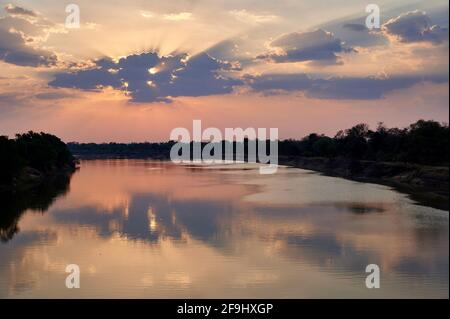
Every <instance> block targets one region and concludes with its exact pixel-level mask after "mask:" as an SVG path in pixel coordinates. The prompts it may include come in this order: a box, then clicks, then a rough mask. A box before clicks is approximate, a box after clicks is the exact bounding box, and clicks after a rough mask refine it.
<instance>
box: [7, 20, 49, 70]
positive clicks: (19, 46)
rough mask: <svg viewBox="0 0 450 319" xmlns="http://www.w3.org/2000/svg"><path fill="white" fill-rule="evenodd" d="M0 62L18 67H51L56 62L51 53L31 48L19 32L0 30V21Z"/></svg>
mask: <svg viewBox="0 0 450 319" xmlns="http://www.w3.org/2000/svg"><path fill="white" fill-rule="evenodd" d="M0 60H3V61H4V62H7V63H11V64H15V65H20V66H31V67H38V66H51V65H54V64H55V63H56V61H57V57H56V55H54V54H53V53H51V52H49V51H46V50H40V49H36V48H33V47H31V46H29V45H28V44H27V39H26V38H24V36H23V35H22V34H21V33H19V32H14V31H13V30H7V29H5V28H2V25H1V19H0Z"/></svg>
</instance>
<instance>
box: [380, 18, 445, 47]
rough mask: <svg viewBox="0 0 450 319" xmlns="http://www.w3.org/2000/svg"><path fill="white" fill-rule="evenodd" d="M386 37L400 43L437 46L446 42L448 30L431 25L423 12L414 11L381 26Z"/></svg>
mask: <svg viewBox="0 0 450 319" xmlns="http://www.w3.org/2000/svg"><path fill="white" fill-rule="evenodd" d="M383 30H384V32H385V33H386V34H387V35H390V36H394V37H396V38H397V39H398V40H399V41H400V42H405V43H410V42H430V43H433V44H439V43H442V42H444V41H448V29H446V28H442V27H440V26H438V25H431V20H430V18H429V17H428V16H427V14H426V13H425V12H423V11H419V10H415V11H410V12H407V13H403V14H401V15H400V16H398V17H397V18H394V19H391V20H389V21H388V22H386V23H385V24H384V25H383Z"/></svg>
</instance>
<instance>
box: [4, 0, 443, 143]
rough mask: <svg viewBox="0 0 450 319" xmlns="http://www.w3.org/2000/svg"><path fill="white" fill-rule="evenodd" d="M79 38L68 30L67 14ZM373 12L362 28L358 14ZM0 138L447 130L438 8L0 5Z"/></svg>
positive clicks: (297, 1)
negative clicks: (424, 123)
mask: <svg viewBox="0 0 450 319" xmlns="http://www.w3.org/2000/svg"><path fill="white" fill-rule="evenodd" d="M70 3H74V4H77V5H78V6H79V8H80V19H81V25H80V28H67V27H66V26H65V20H66V17H67V15H68V13H66V11H65V8H66V6H67V5H68V4H70ZM370 3H376V4H377V5H378V6H379V7H380V9H381V28H380V29H374V30H368V29H367V28H366V26H365V20H366V16H367V15H368V13H366V11H365V8H366V6H367V5H368V4H370ZM0 4H1V5H0V135H9V136H13V135H14V134H15V133H18V132H24V131H28V130H35V131H45V132H49V133H53V134H56V135H58V136H60V137H61V138H62V139H63V140H64V141H66V142H69V141H79V142H109V141H118V142H130V141H164V140H168V139H169V135H170V131H171V130H172V129H173V128H176V127H187V128H192V120H194V119H200V120H202V124H203V126H204V127H209V126H214V127H218V128H220V129H224V128H226V127H242V128H247V127H255V128H257V127H264V128H270V127H276V128H278V129H279V135H280V138H300V137H303V136H304V135H306V134H308V133H311V132H318V133H325V134H328V135H334V133H335V132H336V131H337V130H339V129H343V128H348V127H349V126H351V125H354V124H357V123H360V122H366V123H368V124H370V125H371V126H372V127H374V126H376V124H377V123H378V122H380V121H382V122H384V123H385V124H386V125H387V126H401V127H402V126H406V125H408V124H410V123H412V122H414V121H416V120H418V119H420V118H424V119H434V120H438V121H441V122H448V117H449V108H448V103H449V91H448V90H449V83H448V78H449V74H448V67H449V65H448V58H449V41H448V25H449V23H448V13H449V12H448V1H447V0H442V1H441V0H426V1H403V0H395V1H393V0H378V1H376V2H375V1H361V0H342V1H325V0H314V1H303V0H277V1H274V0H273V1H266V0H239V1H237V0H167V1H145V0H114V1H112V0H110V1H106V0H105V1H100V0H99V1H92V0H91V1H88V0H73V1H61V0H23V1H4V0H0Z"/></svg>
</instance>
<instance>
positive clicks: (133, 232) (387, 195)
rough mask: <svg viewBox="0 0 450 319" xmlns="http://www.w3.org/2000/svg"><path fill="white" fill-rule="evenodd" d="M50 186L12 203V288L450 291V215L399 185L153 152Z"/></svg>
mask: <svg viewBox="0 0 450 319" xmlns="http://www.w3.org/2000/svg"><path fill="white" fill-rule="evenodd" d="M50 186H51V189H50V190H48V189H44V190H42V191H41V192H40V194H39V195H37V196H36V197H33V198H28V197H27V198H26V199H23V198H22V199H20V198H19V199H14V200H11V199H9V200H6V202H5V200H2V202H1V203H0V205H1V206H0V218H1V219H0V235H1V237H0V238H1V239H2V242H1V243H0V297H2V298H27V297H62V298H66V297H68V298H70V297H133V298H140V297H146V298H149V297H150V298H151V297H160V298H164V297H175V298H177V297H189V298H191V297H192V298H194V297H199V298H202V297H215V298H216V297H227V298H240V297H250V298H252V297H254V298H259V297H264V298H265V297H271V298H316V297H324V298H347V297H356V298H358V297H364V298H366V297H369V298H380V297H388V298H398V297H413V298H414V297H440V298H448V297H449V292H448V272H449V268H448V267H449V257H448V254H449V220H448V217H449V215H448V212H445V211H440V210H436V209H432V208H427V207H422V206H418V205H415V204H414V203H413V202H412V201H411V200H410V199H408V198H407V197H406V196H405V195H402V194H400V193H397V192H395V191H393V190H391V189H389V188H388V187H385V186H379V185H372V184H363V183H357V182H352V181H347V180H343V179H338V178H332V177H325V176H320V175H318V174H316V173H313V172H310V171H305V170H300V169H294V168H281V169H279V171H278V173H277V174H275V175H259V173H258V170H257V167H255V166H252V165H249V164H245V165H244V164H243V165H224V166H221V167H189V166H176V165H173V164H171V163H166V162H151V161H142V160H113V161H85V162H82V165H81V169H80V170H79V171H77V172H76V173H75V175H74V176H73V177H72V179H71V181H70V185H67V182H64V181H63V182H62V183H60V185H56V186H52V185H50ZM68 264H78V265H79V266H80V269H81V288H80V289H67V288H66V287H65V278H66V276H67V274H66V273H65V267H66V265H68ZM368 264H377V265H379V267H380V269H381V288H380V289H367V288H366V286H365V277H366V273H365V267H366V266H367V265H368Z"/></svg>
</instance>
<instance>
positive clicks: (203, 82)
mask: <svg viewBox="0 0 450 319" xmlns="http://www.w3.org/2000/svg"><path fill="white" fill-rule="evenodd" d="M95 64H96V66H95V68H93V69H89V70H81V71H77V72H73V73H58V74H56V75H55V79H54V80H53V81H51V82H50V83H49V84H50V85H51V86H53V87H66V88H77V89H83V90H97V89H99V88H102V87H106V86H110V87H113V88H115V89H120V90H123V91H124V92H126V94H129V95H130V96H131V100H132V101H133V102H155V101H169V100H170V97H177V96H205V95H214V94H226V93H230V92H232V89H233V86H235V85H239V84H242V81H240V80H234V79H232V78H230V77H227V76H225V75H224V74H223V72H224V71H230V70H233V66H232V65H231V64H230V63H227V62H223V61H220V60H217V59H214V58H212V57H211V56H209V55H208V54H206V53H202V54H199V55H196V56H193V57H189V56H188V55H186V54H179V55H176V56H166V57H164V56H163V57H160V56H159V55H158V54H156V53H142V54H136V55H130V56H127V57H125V58H121V59H120V60H119V61H118V62H114V61H112V60H111V59H108V58H105V59H101V60H98V61H96V62H95Z"/></svg>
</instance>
